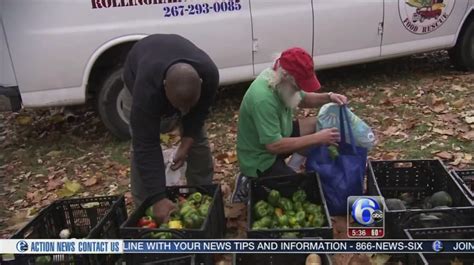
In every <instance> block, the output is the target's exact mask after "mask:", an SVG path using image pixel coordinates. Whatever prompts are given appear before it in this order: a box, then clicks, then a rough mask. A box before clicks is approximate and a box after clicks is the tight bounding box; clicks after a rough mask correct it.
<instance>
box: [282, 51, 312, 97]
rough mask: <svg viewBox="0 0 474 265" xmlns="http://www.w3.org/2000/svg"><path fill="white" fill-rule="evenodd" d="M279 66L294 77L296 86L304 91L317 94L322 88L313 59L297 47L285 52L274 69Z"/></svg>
mask: <svg viewBox="0 0 474 265" xmlns="http://www.w3.org/2000/svg"><path fill="white" fill-rule="evenodd" d="M278 64H280V67H281V68H283V69H285V70H286V71H287V72H288V73H289V74H290V75H291V76H293V78H294V79H295V81H296V84H297V85H298V86H299V87H300V88H301V89H302V90H304V91H306V92H315V91H318V90H319V89H320V88H321V84H320V83H319V80H318V78H317V77H316V73H315V72H314V63H313V58H311V55H309V54H308V53H307V52H306V51H305V50H303V49H302V48H298V47H295V48H290V49H288V50H285V51H284V52H283V53H282V54H281V56H280V58H278V59H277V61H276V63H275V65H274V67H273V69H276V67H277V65H278Z"/></svg>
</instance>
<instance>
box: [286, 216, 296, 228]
mask: <svg viewBox="0 0 474 265" xmlns="http://www.w3.org/2000/svg"><path fill="white" fill-rule="evenodd" d="M288 224H289V225H290V226H291V227H294V226H295V225H297V224H298V219H296V217H295V216H290V218H289V219H288Z"/></svg>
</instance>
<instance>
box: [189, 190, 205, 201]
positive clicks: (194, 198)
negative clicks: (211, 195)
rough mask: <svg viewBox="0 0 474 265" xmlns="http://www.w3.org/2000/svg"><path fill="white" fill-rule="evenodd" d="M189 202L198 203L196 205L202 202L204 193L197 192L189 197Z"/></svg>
mask: <svg viewBox="0 0 474 265" xmlns="http://www.w3.org/2000/svg"><path fill="white" fill-rule="evenodd" d="M188 200H192V201H194V202H196V203H200V202H201V200H202V193H200V192H195V193H193V194H191V195H189V197H188Z"/></svg>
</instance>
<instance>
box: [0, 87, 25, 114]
mask: <svg viewBox="0 0 474 265" xmlns="http://www.w3.org/2000/svg"><path fill="white" fill-rule="evenodd" d="M20 109H21V95H20V90H18V87H17V86H11V87H4V86H0V112H2V111H19V110H20Z"/></svg>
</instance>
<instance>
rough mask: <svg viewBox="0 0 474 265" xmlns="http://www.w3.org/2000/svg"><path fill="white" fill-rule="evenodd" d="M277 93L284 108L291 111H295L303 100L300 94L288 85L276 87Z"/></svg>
mask: <svg viewBox="0 0 474 265" xmlns="http://www.w3.org/2000/svg"><path fill="white" fill-rule="evenodd" d="M277 91H278V93H279V95H280V98H281V99H282V101H283V103H285V105H286V107H288V108H291V109H296V108H297V107H298V105H299V104H300V102H301V100H302V99H303V98H302V97H301V94H300V92H299V91H295V90H294V89H293V87H292V86H290V85H278V86H277Z"/></svg>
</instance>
